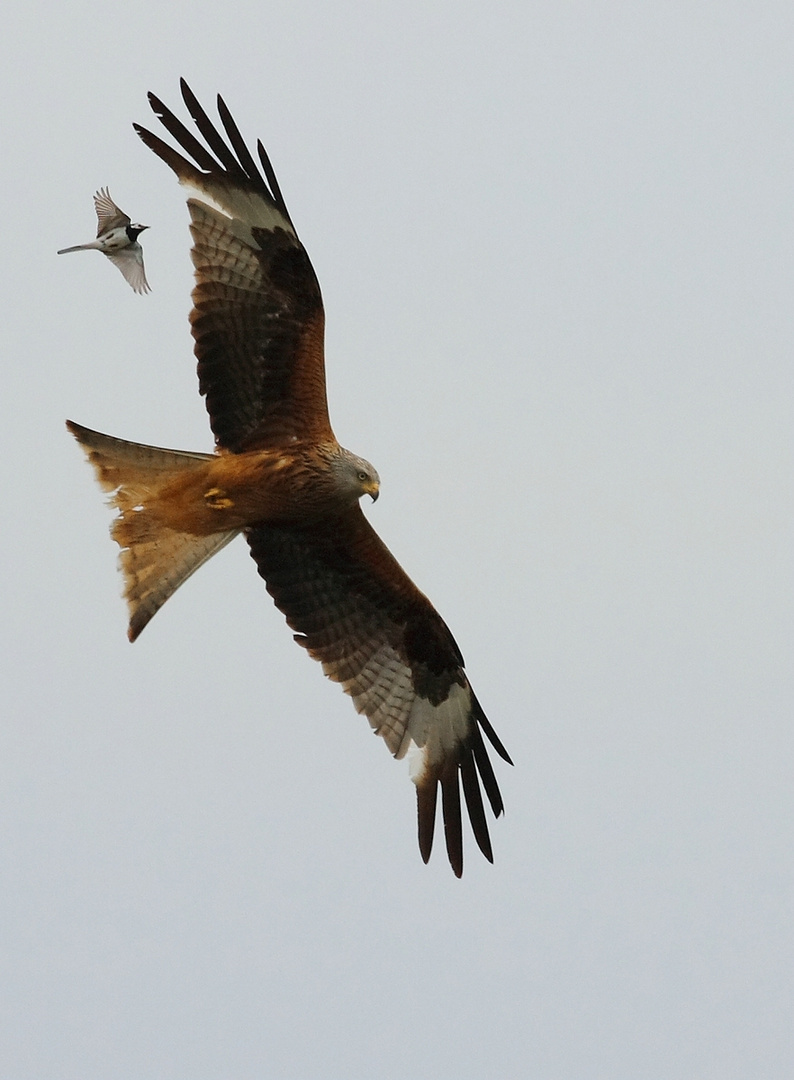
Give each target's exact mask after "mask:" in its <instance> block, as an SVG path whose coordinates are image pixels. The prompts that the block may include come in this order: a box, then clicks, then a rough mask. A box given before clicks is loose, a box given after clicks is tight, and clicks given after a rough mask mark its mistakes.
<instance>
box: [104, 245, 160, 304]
mask: <svg viewBox="0 0 794 1080" xmlns="http://www.w3.org/2000/svg"><path fill="white" fill-rule="evenodd" d="M105 255H107V257H108V258H109V259H110V261H111V262H112V263H113V265H114V266H117V267H118V268H119V270H121V272H122V274H123V275H124V277H125V278H126V280H127V281H128V282H129V283H130V285H131V286H132V289H133V291H134V292H136V293H147V292H151V291H152V290H151V289H150V288H149V282H148V281H147V280H146V272H145V271H144V268H143V249H142V248H141V245H140V244H139V243H137V242H136V243H134V244H130V245H129V247H125V248H119V250H118V251H106V252H105Z"/></svg>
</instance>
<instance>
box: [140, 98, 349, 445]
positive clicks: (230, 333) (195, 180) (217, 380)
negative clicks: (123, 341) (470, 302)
mask: <svg viewBox="0 0 794 1080" xmlns="http://www.w3.org/2000/svg"><path fill="white" fill-rule="evenodd" d="M181 87H182V97H183V98H184V101H185V104H186V106H187V108H188V111H189V112H190V114H191V116H192V117H193V120H194V122H195V124H196V127H197V128H198V131H199V134H200V135H201V136H202V137H203V138H204V140H205V143H206V146H205V145H204V143H202V142H200V141H199V140H198V139H197V138H196V137H195V135H193V134H192V132H190V131H188V129H187V128H186V127H185V125H184V124H183V123H182V122H181V121H180V120H178V119H177V118H176V116H174V114H173V113H172V112H171V111H170V109H168V108H167V107H166V106H165V105H163V103H162V102H161V101H160V100H159V99H158V98H156V97H155V96H154V94H149V102H150V104H151V106H152V109H153V110H154V112H155V114H156V115H157V116H158V117H159V119H160V121H161V122H162V124H163V125H164V127H165V128H166V129H167V130H168V132H169V133H170V134H171V135H172V137H173V138H174V139H175V140H176V142H177V143H179V146H180V147H181V149H182V150H183V151H184V152H185V153H186V154H187V155H189V157H190V158H192V159H193V162H195V164H193V163H192V162H191V161H189V160H188V159H187V158H186V157H184V156H183V155H182V154H180V153H178V152H177V151H176V150H174V149H173V148H172V147H170V146H169V145H168V144H167V143H165V142H163V140H162V139H160V138H158V137H157V136H156V135H153V134H152V133H151V132H150V131H147V130H146V128H143V127H141V126H140V125H139V124H135V125H134V126H135V130H136V131H137V132H138V134H139V135H140V137H141V138H142V139H143V141H144V142H145V143H146V145H147V146H148V147H150V148H151V149H152V150H153V151H154V152H155V153H156V154H157V155H158V156H159V157H160V158H162V160H163V161H164V162H165V163H166V164H167V165H169V166H170V167H171V168H172V169H173V170H174V172H175V173H176V175H177V176H178V177H179V181H180V183H181V184H182V185H183V186H184V187H185V188H186V189H187V191H188V207H189V209H190V219H191V233H192V234H193V250H192V253H191V254H192V258H193V264H194V266H195V268H196V286H195V288H194V290H193V304H194V307H193V311H192V313H191V316H190V321H191V324H192V328H193V337H194V338H195V351H196V357H197V358H198V375H199V388H200V390H201V393H202V394H204V395H206V399H207V411H208V413H209V417H210V424H211V426H212V430H213V432H214V434H215V440H216V442H217V444H218V446H219V447H221V448H223V449H225V450H231V451H233V452H235V453H240V452H242V451H245V450H255V449H259V448H263V447H272V446H277V445H279V444H282V445H283V444H292V443H295V442H304V441H308V442H314V443H316V442H324V441H328V440H331V439H333V433H332V432H331V426H330V422H329V419H328V406H327V404H326V396H325V367H324V358H323V333H324V326H325V316H324V312H323V303H322V297H321V295H320V286H319V285H318V283H317V278H316V276H315V273H314V270H313V269H312V265H311V263H310V262H309V257H308V255H307V254H306V251H305V249H304V247H303V245H302V244H301V242H300V241H299V240H298V237H297V235H296V233H295V229H294V228H293V226H292V222H291V221H290V217H289V213H288V212H287V207H286V204H285V203H284V199H283V198H282V195H281V191H280V189H279V186H278V182H277V180H276V177H275V173H274V172H273V168H272V166H271V164H270V161H269V159H268V157H267V154H266V153H265V151H264V148H263V147H262V144H261V143H259V144H258V152H259V159H260V163H261V170H260V167H259V166H258V165H257V163H256V162H255V161H254V159H253V157H252V156H251V153H250V151H249V150H248V148H247V147H246V145H245V143H244V141H243V138H242V136H241V135H240V132H239V130H238V128H237V125H236V124H235V122H234V120H233V119H232V117H231V114H230V113H229V110H228V109H227V108H226V105H225V104H224V102H223V99H222V98H221V97H218V113H219V115H220V118H221V122H222V124H223V127H224V130H225V132H226V137H227V140H228V142H227V141H226V140H225V139H224V138H223V136H222V135H221V134H220V133H219V132H218V130H217V128H216V127H215V126H214V124H213V123H212V121H211V120H210V119H209V117H208V116H207V114H206V113H205V112H204V110H203V108H202V107H201V105H200V104H199V103H198V101H197V100H196V97H195V95H194V94H193V92H192V91H191V90H190V88H189V86H188V85H187V83H186V82H185V81H184V79H183V80H182V82H181ZM207 147H209V149H207ZM263 172H264V176H263V175H262V173H263Z"/></svg>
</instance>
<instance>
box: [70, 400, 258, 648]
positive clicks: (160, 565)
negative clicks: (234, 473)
mask: <svg viewBox="0 0 794 1080" xmlns="http://www.w3.org/2000/svg"><path fill="white" fill-rule="evenodd" d="M66 426H67V428H68V429H69V431H71V433H72V435H74V437H75V438H76V439H77V441H78V442H79V443H80V445H81V446H82V447H83V449H84V450H85V452H86V455H87V456H88V460H89V461H90V462H91V464H92V465H93V466H94V470H95V472H96V476H97V480H98V481H99V483H100V484H101V485H102V487H103V488H104V489H105V491H109V492H111V496H110V500H109V502H110V505H111V506H114V507H115V508H116V509H117V510H118V512H119V516H118V517H117V518H115V519H114V521H113V524H112V526H111V535H112V537H113V539H114V540H115V541H116V543H117V544H118V545H119V547H120V548H121V554H120V555H119V566H120V568H121V571H122V573H123V574H124V597H125V599H126V601H127V604H128V606H129V611H130V625H129V629H128V631H127V636H128V637H129V639H130V641H134V640H135V638H136V637H137V636H138V634H140V632H141V630H143V628H144V626H146V624H147V623H148V622H149V620H150V619H151V618H152V616H153V615H154V614H155V613H156V612H157V611H158V610H159V609H160V608H161V607H162V606H163V604H164V603H165V602H166V600H167V599H168V598H169V596H171V595H172V594H173V593H174V592H176V590H177V589H178V588H179V586H180V585H181V584H182V582H184V581H187V579H188V578H189V577H190V575H191V574H193V573H194V572H195V571H196V570H198V568H199V567H200V566H202V565H203V564H204V563H205V562H206V561H207V559H209V558H211V557H212V556H213V555H214V554H215V553H216V551H220V549H221V548H222V547H225V546H226V544H228V543H229V541H230V540H233V539H234V537H235V536H237V533H238V532H239V531H240V530H239V529H233V530H231V531H230V532H220V533H213V534H211V535H210V536H195V535H194V534H193V533H188V532H180V531H178V530H176V529H171V528H168V527H167V526H166V525H164V524H163V523H162V522H161V521H160V520H158V518H157V517H156V516H154V515H153V514H150V513H147V505H148V504H149V503H150V502H151V501H152V497H153V496H154V495H155V494H156V493H157V492H158V491H159V490H160V489H161V488H162V487H163V486H164V485H165V484H167V483H168V482H169V481H170V480H171V479H173V477H174V476H176V475H177V474H179V473H184V472H185V471H186V470H190V469H191V468H201V467H202V466H203V465H204V463H205V462H206V461H208V460H211V459H212V457H213V455H212V454H191V453H187V452H185V451H182V450H162V449H160V448H159V447H156V446H145V445H143V444H142V443H135V442H128V441H127V440H126V439H114V438H113V437H112V436H110V435H101V434H100V433H99V432H98V431H92V430H91V429H90V428H85V427H82V426H81V425H80V424H75V423H74V422H73V421H71V420H67V421H66Z"/></svg>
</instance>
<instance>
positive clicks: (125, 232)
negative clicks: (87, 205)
mask: <svg viewBox="0 0 794 1080" xmlns="http://www.w3.org/2000/svg"><path fill="white" fill-rule="evenodd" d="M94 206H95V207H96V216H97V219H98V222H99V225H98V227H97V233H96V240H92V241H91V243H90V244H77V245H76V246H75V247H68V248H61V250H60V251H59V252H58V254H59V255H66V254H67V253H68V252H70V251H101V252H102V254H103V255H107V257H108V258H109V259H110V261H111V262H112V263H113V265H114V266H117V267H118V268H119V270H121V272H122V274H123V275H124V277H125V278H126V279H127V281H128V282H129V283H130V285H131V286H132V288H133V290H134V291H135V292H136V293H147V292H150V291H151V290H150V288H149V282H148V281H147V280H146V274H145V272H144V269H143V248H142V247H141V245H140V244H139V243H138V237H139V236H140V234H141V233H142V232H143V230H144V229H148V228H149V226H148V225H133V223H132V220H131V219H130V218H128V217H127V215H126V214H125V213H124V211H123V210H120V209H119V207H118V206H116V204H115V203H114V202H113V200H112V199H111V197H110V192H109V191H108V189H107V188H100V189H99V191H98V192H97V193H96V195H95V196H94Z"/></svg>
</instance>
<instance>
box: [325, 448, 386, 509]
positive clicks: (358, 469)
mask: <svg viewBox="0 0 794 1080" xmlns="http://www.w3.org/2000/svg"><path fill="white" fill-rule="evenodd" d="M334 472H335V474H336V481H337V485H338V487H337V492H338V493H339V494H340V495H343V496H349V497H350V499H351V501H353V502H355V501H357V500H358V499H360V498H361V496H362V495H369V497H370V498H371V499H372V501H373V502H374V501H375V500H376V499H377V497H378V494H379V492H380V477H379V476H378V470H377V469H376V468H375V467H374V466H372V465H370V463H369V462H368V461H365V460H364V458H360V457H357V456H356V455H355V454H351V453H350V451H349V450H343V451H342V453H341V455H340V456H339V457H338V458H336V460H335V461H334Z"/></svg>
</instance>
